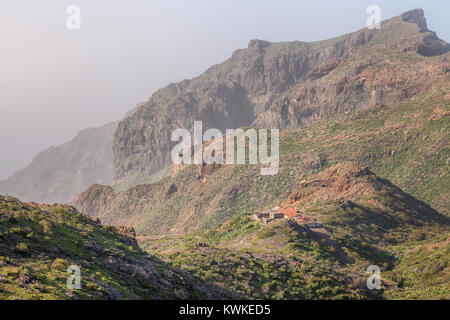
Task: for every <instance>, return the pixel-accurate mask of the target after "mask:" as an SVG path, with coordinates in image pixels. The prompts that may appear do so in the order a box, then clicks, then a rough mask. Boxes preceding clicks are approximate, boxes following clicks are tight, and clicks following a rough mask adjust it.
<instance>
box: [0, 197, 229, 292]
mask: <svg viewBox="0 0 450 320" xmlns="http://www.w3.org/2000/svg"><path fill="white" fill-rule="evenodd" d="M133 233H134V232H133V231H132V229H130V228H120V227H105V226H102V225H100V224H99V223H98V222H97V221H94V220H92V219H91V218H89V217H88V216H86V215H84V214H81V213H79V212H77V211H76V210H75V209H74V208H72V207H68V206H62V205H52V206H50V205H37V204H27V203H23V202H20V201H19V200H17V199H15V198H12V197H4V196H0V299H155V298H156V299H176V298H178V299H180V298H185V299H186V298H193V299H199V298H226V297H228V298H229V297H233V295H231V294H229V293H227V292H225V291H223V290H218V289H216V288H215V287H214V286H212V285H208V284H206V283H204V282H203V281H201V280H198V279H196V278H194V277H192V276H191V275H190V274H188V273H187V272H185V271H182V270H179V269H175V268H171V267H170V266H169V265H167V264H166V263H164V262H162V261H160V260H159V259H156V258H154V257H151V256H148V255H147V254H146V253H145V252H143V251H142V250H141V249H140V248H139V247H138V246H137V243H136V240H135V239H134V238H133ZM70 265H77V266H78V267H80V271H81V288H80V289H79V290H78V289H73V290H69V289H68V287H67V285H66V283H67V279H68V278H69V276H70V274H69V273H68V272H67V268H68V267H69V266H70Z"/></svg>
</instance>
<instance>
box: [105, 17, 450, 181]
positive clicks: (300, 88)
mask: <svg viewBox="0 0 450 320" xmlns="http://www.w3.org/2000/svg"><path fill="white" fill-rule="evenodd" d="M448 51H449V45H448V44H447V43H446V42H445V41H442V40H440V39H438V38H437V36H436V34H435V33H434V32H430V31H429V30H428V28H427V26H426V21H425V17H424V14H423V11H422V10H420V9H417V10H413V11H410V12H406V13H404V14H403V15H401V16H399V17H395V18H392V19H390V20H387V21H384V22H383V23H382V29H381V30H369V29H367V28H364V29H361V30H359V31H357V32H354V33H350V34H346V35H344V36H341V37H338V38H335V39H330V40H326V41H319V42H312V43H306V42H300V41H295V42H282V43H271V42H268V41H262V40H251V41H250V42H249V45H248V48H246V49H240V50H237V51H235V52H234V53H233V55H232V56H231V58H230V59H228V60H227V61H225V62H223V63H221V64H218V65H215V66H213V67H211V68H209V69H208V70H207V71H206V72H205V73H204V74H202V75H200V76H199V77H197V78H194V79H191V80H184V81H181V82H179V83H175V84H170V85H169V86H167V87H165V88H163V89H160V90H158V91H157V92H155V94H154V95H153V96H152V97H151V98H150V99H149V100H148V101H147V102H145V103H142V104H141V105H140V107H139V108H138V109H137V110H136V111H135V112H134V114H132V115H131V116H128V117H126V118H125V119H124V120H123V121H121V122H120V124H119V126H118V129H117V131H116V132H115V137H114V144H113V149H114V157H115V160H114V164H115V171H114V178H113V183H114V184H116V185H119V186H120V185H126V186H127V187H130V186H133V185H136V184H138V183H144V182H146V181H145V178H146V177H147V178H148V179H150V177H151V176H152V175H154V174H155V173H156V172H158V171H159V170H161V169H163V168H165V167H167V166H168V165H171V161H170V150H171V147H172V146H173V142H171V141H170V135H171V133H172V131H173V130H175V129H176V128H186V129H192V126H193V123H194V120H202V121H203V128H204V130H206V129H208V128H218V129H220V130H224V129H225V128H236V127H240V126H247V125H253V126H257V127H265V128H281V129H283V128H296V127H301V126H304V125H308V124H311V123H314V122H317V121H320V120H327V119H332V118H337V117H341V116H344V115H346V114H348V113H349V112H352V111H354V110H359V109H364V108H367V107H370V106H373V105H377V104H387V103H395V102H398V101H400V100H403V99H405V98H408V97H410V96H412V95H415V94H417V93H419V92H423V91H424V90H428V89H430V88H431V86H432V85H433V79H434V76H435V75H437V74H439V73H442V72H443V71H442V70H443V69H442V65H440V64H439V61H438V60H430V59H432V57H436V56H439V55H443V54H447V52H448ZM441 62H442V61H441ZM441 64H442V63H441Z"/></svg>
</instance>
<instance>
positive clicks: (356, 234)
mask: <svg viewBox="0 0 450 320" xmlns="http://www.w3.org/2000/svg"><path fill="white" fill-rule="evenodd" d="M272 205H273V204H272ZM281 206H282V207H291V208H295V209H298V210H300V212H301V213H302V216H303V217H304V218H306V217H307V218H308V219H309V220H304V221H298V222H295V221H294V220H286V219H281V220H275V221H274V222H270V223H268V224H260V223H258V222H255V221H252V220H251V219H250V217H249V215H246V214H238V215H236V216H235V217H234V218H232V219H231V220H229V221H227V222H225V223H224V224H222V225H220V226H217V227H215V228H212V229H211V230H208V231H205V232H191V233H189V234H187V235H175V234H166V235H161V236H141V237H138V239H139V241H140V243H141V244H142V245H143V247H145V248H146V250H147V251H148V252H152V254H157V256H158V257H160V258H161V259H162V260H164V261H166V262H168V263H173V264H174V265H176V266H179V267H182V268H185V269H188V270H190V271H191V272H193V273H195V274H196V275H198V276H199V277H201V278H203V279H205V280H209V281H214V283H215V284H216V285H217V286H220V287H223V288H227V289H230V290H233V291H235V292H238V293H241V294H242V295H243V296H245V297H247V298H258V299H270V298H271V299H330V298H331V299H336V298H338V299H342V298H351V299H371V298H377V299H380V298H381V299H383V298H405V297H410V298H411V297H413V298H415V299H421V298H422V299H431V298H445V299H448V298H450V286H449V284H448V237H449V235H450V219H449V218H447V217H445V216H442V215H440V214H438V213H437V212H436V211H434V210H433V209H431V208H430V207H429V206H428V205H426V204H425V203H423V202H420V201H417V200H416V199H414V198H412V197H411V196H409V195H407V194H405V193H404V192H402V191H401V190H400V189H398V188H397V187H395V186H393V185H392V184H391V183H390V182H389V181H387V180H383V179H379V178H378V177H376V175H375V174H373V173H372V172H371V171H370V170H368V169H367V168H366V167H362V166H359V165H357V164H355V163H353V162H344V163H339V164H337V165H335V166H333V167H331V168H329V169H327V170H325V171H323V172H321V173H319V174H316V175H313V176H311V177H309V178H308V179H306V180H303V181H300V182H299V183H298V184H297V186H296V188H295V189H294V191H293V192H292V193H291V194H290V195H289V197H288V198H287V199H286V200H284V201H282V204H281ZM313 219H315V220H316V221H317V222H319V223H321V224H322V225H323V227H322V228H313V227H310V226H309V223H310V222H313V221H314V220H313ZM445 239H447V240H445ZM428 247H430V248H432V249H433V251H431V252H429V251H427V250H426V248H428ZM424 256H425V257H428V259H425V260H422V258H423V257H424ZM369 265H376V266H379V268H380V270H381V279H382V289H381V290H374V291H371V290H368V289H367V287H366V279H367V278H368V276H369V275H368V274H367V273H366V268H367V267H368V266H369ZM414 268H417V269H419V270H416V272H418V271H420V272H421V273H420V274H419V273H414V272H412V271H411V270H412V269H414ZM419 279H420V280H419ZM419 281H420V282H419Z"/></svg>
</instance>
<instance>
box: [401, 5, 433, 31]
mask: <svg viewBox="0 0 450 320" xmlns="http://www.w3.org/2000/svg"><path fill="white" fill-rule="evenodd" d="M401 17H402V19H403V21H405V22H410V23H415V24H417V25H418V26H419V30H420V32H427V31H428V27H427V21H426V19H425V14H424V12H423V10H422V9H413V10H410V11H407V12H405V13H404V14H402V15H401Z"/></svg>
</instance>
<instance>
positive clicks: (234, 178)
mask: <svg viewBox="0 0 450 320" xmlns="http://www.w3.org/2000/svg"><path fill="white" fill-rule="evenodd" d="M444 58H445V57H441V59H444ZM442 61H443V63H444V60H442ZM444 65H446V66H448V67H450V64H449V62H445V63H444ZM449 76H450V74H449V73H446V72H442V73H441V74H440V75H439V76H438V77H436V81H437V83H436V85H435V86H434V88H433V89H431V90H430V91H429V92H426V93H423V94H418V95H415V96H413V97H411V98H409V99H406V100H403V101H401V102H398V103H395V104H392V105H383V106H381V105H378V106H373V107H370V108H368V109H366V110H361V111H354V112H352V113H349V114H348V115H347V118H346V119H341V120H332V121H331V120H330V121H325V122H320V123H317V124H314V125H310V126H305V127H302V128H300V129H291V130H285V131H282V132H281V135H280V170H279V172H278V174H276V175H274V176H261V175H260V173H259V171H260V166H259V165H224V166H221V167H218V168H214V170H207V171H208V174H206V175H205V176H204V179H202V180H199V179H198V168H197V167H196V166H195V165H191V166H185V167H184V168H182V169H181V170H178V171H174V174H173V175H172V176H170V177H166V178H163V179H162V180H160V181H158V182H156V183H152V184H143V185H139V186H136V187H133V188H130V189H127V190H124V191H120V192H116V191H114V189H113V188H112V187H110V186H101V185H94V186H92V187H90V188H89V189H88V190H86V191H85V192H83V193H82V194H81V195H80V196H79V197H77V199H76V200H75V201H74V203H73V204H74V206H75V207H77V208H78V209H79V210H80V211H83V212H85V213H87V214H89V215H90V216H93V217H97V218H99V219H101V220H102V221H103V222H104V223H108V224H120V225H128V226H132V227H135V228H136V229H137V231H138V232H139V233H141V234H155V233H162V234H163V233H167V232H171V233H183V232H186V231H190V230H194V229H198V230H205V229H207V228H209V227H213V226H216V225H218V224H220V223H223V222H225V221H227V220H228V219H230V218H232V217H233V216H234V215H236V214H238V213H247V214H249V215H250V214H253V213H254V212H256V211H258V210H261V209H263V208H264V207H265V206H266V205H267V204H269V203H272V202H273V201H277V200H279V201H281V199H282V198H283V197H285V196H286V195H287V194H290V193H291V192H292V191H293V189H294V188H295V186H296V185H297V183H298V181H300V180H303V179H305V178H308V177H309V176H311V175H313V174H316V173H318V172H320V171H323V170H325V169H326V168H329V167H330V166H332V165H335V164H337V163H341V162H345V161H354V162H358V163H361V164H363V165H366V166H368V167H369V168H370V169H371V170H372V171H373V172H374V173H375V174H376V175H378V176H379V177H382V178H384V179H388V180H390V181H391V182H392V183H394V184H395V185H397V186H399V187H400V188H401V189H402V190H404V191H406V192H407V193H409V194H411V195H412V196H414V197H416V198H417V199H419V200H421V201H424V202H426V203H428V204H429V205H431V206H432V207H433V208H435V209H436V210H438V211H439V212H441V213H442V214H445V215H447V216H450V212H449V203H448V199H449V198H450V197H449V195H450V190H449V188H448V186H449V185H450V180H449V179H450V176H449V174H448V164H449V160H448V159H449V152H450V151H449V146H448V142H447V141H449V133H450V128H449V123H450V122H449V116H450V96H449V94H448V93H449V92H450V85H449V84H450V81H449V80H450V79H449Z"/></svg>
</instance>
